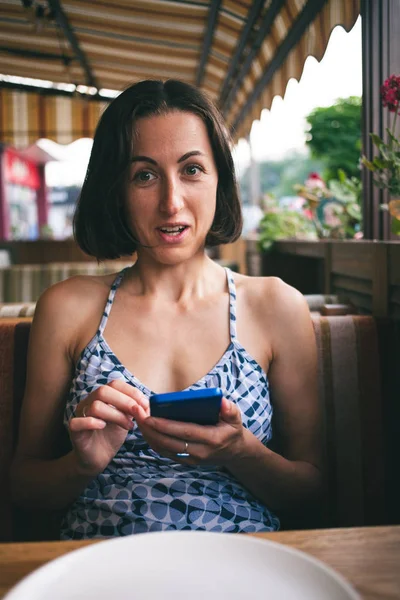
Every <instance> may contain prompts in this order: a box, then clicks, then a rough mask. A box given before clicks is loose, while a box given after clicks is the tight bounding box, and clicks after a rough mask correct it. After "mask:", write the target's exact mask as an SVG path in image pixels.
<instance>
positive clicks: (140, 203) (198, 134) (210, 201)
mask: <svg viewBox="0 0 400 600" xmlns="http://www.w3.org/2000/svg"><path fill="white" fill-rule="evenodd" d="M133 146H134V148H133V156H132V164H131V167H130V177H129V182H128V188H127V190H128V193H127V214H128V218H129V223H130V226H131V229H132V232H133V234H134V235H135V237H136V238H137V239H138V240H139V242H140V244H141V247H139V250H138V252H139V254H143V253H146V254H148V255H151V256H152V257H153V258H154V259H155V260H157V261H158V262H161V263H163V264H176V263H179V262H181V261H184V260H187V259H189V258H191V257H192V256H194V255H195V254H196V253H197V252H199V251H200V250H201V251H202V249H203V247H204V243H205V238H206V235H207V233H208V231H209V230H210V228H211V225H212V222H213V220H214V214H215V208H216V197H217V185H218V173H217V168H216V165H215V161H214V156H213V151H212V147H211V143H210V140H209V137H208V133H207V129H206V126H205V124H204V123H203V121H202V120H201V119H200V118H199V117H197V116H196V115H194V114H192V113H190V112H181V111H171V112H169V113H167V114H166V115H159V116H151V117H146V118H142V119H139V120H138V121H137V122H136V135H135V137H134V142H133ZM145 246H149V247H147V248H146V247H145Z"/></svg>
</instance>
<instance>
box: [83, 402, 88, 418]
mask: <svg viewBox="0 0 400 600" xmlns="http://www.w3.org/2000/svg"><path fill="white" fill-rule="evenodd" d="M86 409H87V405H86V404H85V406H84V407H83V410H82V416H83V417H88V416H89V415H87V414H86Z"/></svg>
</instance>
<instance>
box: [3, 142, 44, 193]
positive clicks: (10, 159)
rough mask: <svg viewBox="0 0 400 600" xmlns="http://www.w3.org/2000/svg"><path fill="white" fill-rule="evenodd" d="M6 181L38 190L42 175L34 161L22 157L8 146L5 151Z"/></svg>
mask: <svg viewBox="0 0 400 600" xmlns="http://www.w3.org/2000/svg"><path fill="white" fill-rule="evenodd" d="M4 161H5V162H4V165H5V181H6V182H7V183H14V184H16V185H21V186H23V187H28V188H32V189H34V190H37V189H38V188H39V187H40V177H39V173H38V170H37V167H36V165H35V164H34V163H32V162H30V161H28V160H26V159H25V158H21V157H20V156H19V155H18V154H17V153H16V152H14V151H13V150H10V149H9V148H7V149H6V150H5V152H4Z"/></svg>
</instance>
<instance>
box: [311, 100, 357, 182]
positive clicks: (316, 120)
mask: <svg viewBox="0 0 400 600" xmlns="http://www.w3.org/2000/svg"><path fill="white" fill-rule="evenodd" d="M306 120H307V122H308V123H309V125H310V130H309V132H308V139H307V145H308V147H309V148H310V150H311V156H313V157H314V158H319V159H321V160H322V161H323V163H324V165H325V168H326V171H325V172H324V179H325V180H329V179H332V178H335V177H337V172H338V170H339V169H342V170H343V171H344V172H345V173H346V175H348V176H349V177H357V178H360V167H359V162H360V155H361V98H359V97H358V96H350V97H349V98H341V99H339V100H337V101H336V103H335V104H333V105H332V106H327V107H318V108H314V110H313V111H312V112H311V113H310V114H309V115H308V116H307V117H306Z"/></svg>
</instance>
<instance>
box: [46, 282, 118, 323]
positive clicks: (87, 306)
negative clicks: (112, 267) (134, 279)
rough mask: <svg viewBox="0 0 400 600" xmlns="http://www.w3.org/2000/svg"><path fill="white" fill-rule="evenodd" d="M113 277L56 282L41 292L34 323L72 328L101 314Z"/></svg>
mask: <svg viewBox="0 0 400 600" xmlns="http://www.w3.org/2000/svg"><path fill="white" fill-rule="evenodd" d="M116 276H117V273H113V274H108V275H76V276H74V277H70V278H68V279H65V280H64V281H60V282H58V283H56V284H54V285H52V286H50V287H49V288H47V290H45V291H44V292H43V294H42V295H41V296H40V298H39V300H38V302H37V305H36V309H35V320H43V319H50V320H51V322H52V323H53V325H58V326H65V327H70V328H72V327H73V326H74V325H79V324H80V323H84V322H85V320H86V319H88V318H89V316H90V315H92V314H93V313H94V314H96V313H98V312H99V311H100V312H101V311H102V309H103V308H104V305H105V303H106V301H107V297H108V294H109V292H110V289H111V286H112V284H113V282H114V280H115V278H116Z"/></svg>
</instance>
